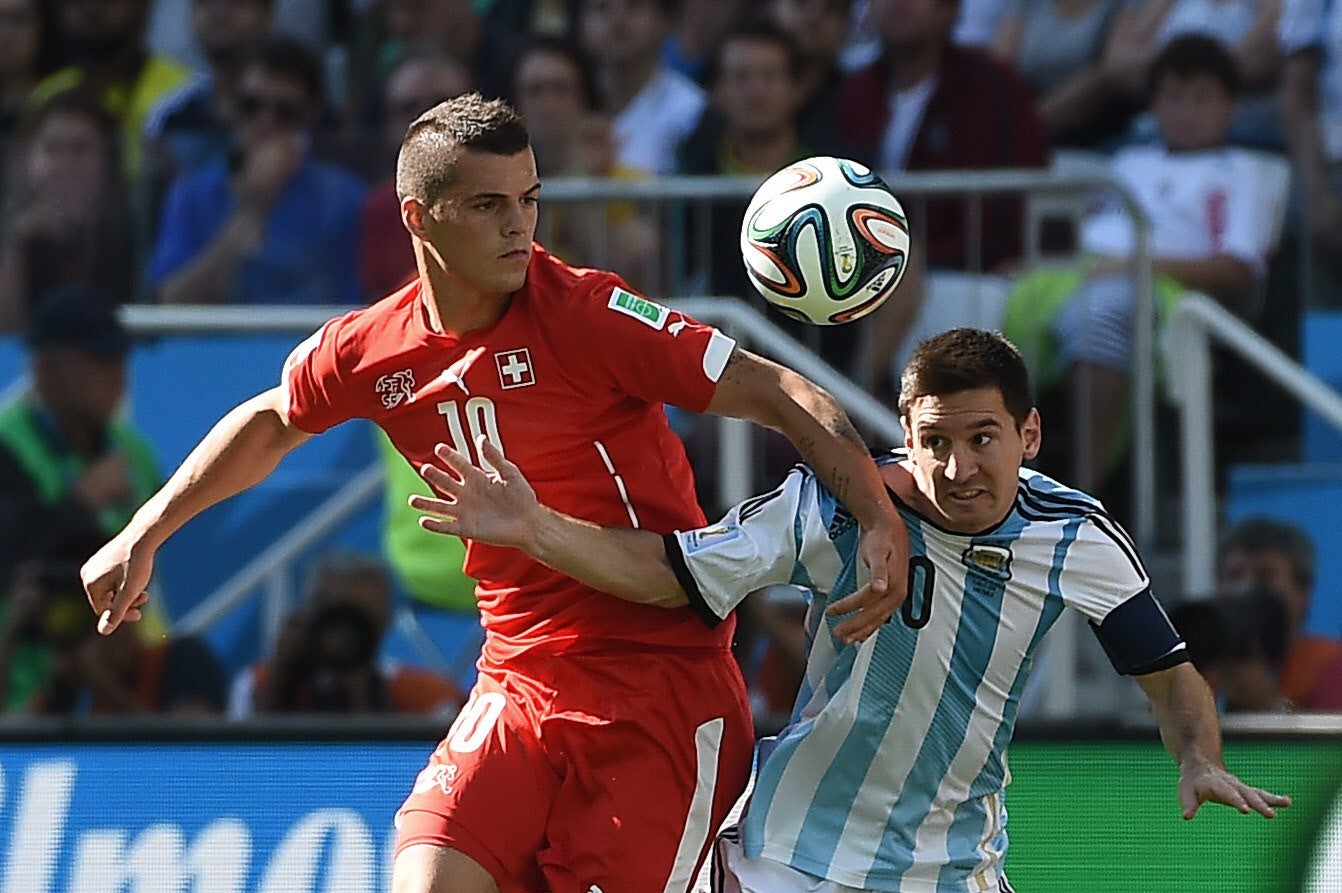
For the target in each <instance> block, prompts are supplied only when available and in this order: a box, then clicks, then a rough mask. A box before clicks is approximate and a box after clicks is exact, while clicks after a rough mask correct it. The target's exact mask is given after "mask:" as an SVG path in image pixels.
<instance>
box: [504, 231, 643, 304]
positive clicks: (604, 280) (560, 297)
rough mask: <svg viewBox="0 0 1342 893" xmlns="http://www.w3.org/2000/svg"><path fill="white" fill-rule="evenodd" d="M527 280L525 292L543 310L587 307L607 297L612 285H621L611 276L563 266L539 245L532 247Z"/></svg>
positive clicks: (618, 280) (588, 268) (607, 271)
mask: <svg viewBox="0 0 1342 893" xmlns="http://www.w3.org/2000/svg"><path fill="white" fill-rule="evenodd" d="M527 278H528V281H527V287H528V289H529V290H530V291H531V292H532V293H533V294H535V295H537V296H538V297H540V299H541V300H543V301H544V302H545V305H546V306H547V307H556V308H557V307H563V306H572V305H574V304H580V305H581V304H590V303H592V302H594V301H596V300H597V299H599V298H602V297H603V296H605V297H609V295H610V292H611V289H612V288H614V287H615V286H617V285H618V286H624V280H622V279H621V278H620V277H619V276H617V275H616V274H615V273H612V272H610V271H609V270H598V269H595V268H592V267H575V266H573V265H571V264H567V263H565V262H564V261H562V260H560V259H559V258H558V257H555V256H554V255H553V254H551V253H550V252H549V251H546V250H545V248H544V246H542V245H541V244H540V243H533V244H532V256H531V267H530V268H529V269H528V270H527ZM624 287H626V288H627V286H624Z"/></svg>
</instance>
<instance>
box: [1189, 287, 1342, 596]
mask: <svg viewBox="0 0 1342 893" xmlns="http://www.w3.org/2000/svg"><path fill="white" fill-rule="evenodd" d="M1212 339H1215V340H1216V341H1218V342H1220V343H1221V344H1223V345H1225V346H1226V347H1228V348H1230V349H1231V350H1233V351H1235V353H1237V354H1239V355H1240V356H1241V357H1242V358H1244V360H1246V361H1247V362H1249V363H1251V364H1252V365H1253V366H1254V367H1255V368H1257V369H1258V370H1259V371H1260V372H1262V373H1263V374H1264V375H1266V376H1267V377H1268V378H1270V379H1271V380H1272V381H1274V382H1275V383H1277V384H1278V385H1280V386H1281V387H1282V388H1283V389H1284V390H1286V391H1287V392H1288V393H1290V394H1291V395H1292V396H1294V397H1296V398H1297V399H1298V400H1300V401H1301V402H1302V403H1304V404H1305V405H1306V406H1308V407H1309V408H1310V409H1312V410H1314V411H1315V412H1317V413H1318V414H1319V415H1320V416H1322V417H1323V418H1324V419H1325V420H1326V421H1327V422H1328V423H1329V424H1330V425H1332V426H1333V427H1334V428H1336V429H1337V430H1338V431H1342V396H1340V395H1339V394H1338V393H1337V392H1336V391H1334V390H1333V389H1332V388H1331V387H1329V386H1328V385H1327V384H1325V383H1324V382H1323V381H1321V380H1320V379H1319V378H1318V377H1316V376H1315V375H1313V374H1312V373H1310V372H1309V370H1307V369H1305V368H1304V367H1303V366H1301V365H1300V364H1299V363H1297V362H1295V361H1294V360H1292V359H1291V358H1290V357H1288V356H1287V355H1286V354H1284V353H1282V352H1281V351H1280V350H1279V349H1278V348H1277V347H1276V346H1275V345H1273V344H1272V343H1271V342H1270V341H1268V340H1267V339H1266V338H1264V337H1263V336H1262V335H1259V334H1258V333H1257V332H1255V331H1254V330H1253V329H1251V328H1249V326H1247V325H1245V324H1244V323H1243V322H1241V321H1240V320H1239V319H1238V318H1237V317H1235V315H1234V314H1232V313H1230V311H1228V310H1226V309H1225V308H1223V307H1222V306H1221V305H1220V304H1217V303H1216V302H1215V301H1213V300H1212V299H1211V298H1209V297H1207V296H1205V295H1200V294H1189V295H1185V296H1184V298H1183V299H1182V300H1181V301H1180V302H1179V305H1178V306H1177V307H1176V308H1175V311H1174V317H1173V319H1172V320H1171V322H1170V328H1169V332H1168V337H1167V339H1166V341H1165V344H1164V348H1165V362H1166V363H1167V364H1168V366H1169V369H1170V391H1171V397H1172V399H1173V400H1174V401H1175V403H1176V404H1178V406H1179V410H1180V414H1179V439H1180V448H1181V451H1182V458H1183V476H1184V480H1183V519H1182V523H1183V583H1184V590H1185V591H1186V592H1189V593H1192V594H1205V593H1209V592H1211V591H1212V589H1213V586H1214V584H1215V581H1216V577H1215V562H1216V519H1217V517H1218V514H1217V511H1216V478H1215V451H1214V450H1213V444H1212V435H1213V423H1214V419H1213V417H1212V355H1211V342H1212Z"/></svg>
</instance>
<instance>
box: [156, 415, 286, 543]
mask: <svg viewBox="0 0 1342 893" xmlns="http://www.w3.org/2000/svg"><path fill="white" fill-rule="evenodd" d="M273 399H274V398H273V397H272V392H267V393H266V394H262V395H260V396H258V397H254V398H252V399H251V400H248V401H247V402H245V403H243V404H242V405H240V406H238V407H237V408H235V409H233V410H232V411H231V412H229V413H228V414H227V415H226V416H224V417H223V418H222V419H220V420H219V422H218V423H217V424H216V425H215V426H214V428H213V429H211V431H210V433H209V434H207V435H206V436H205V439H204V440H202V441H201V442H200V444H199V445H197V446H196V448H195V449H194V450H192V451H191V454H190V455H189V456H187V457H186V459H185V461H183V462H182V464H181V466H180V467H179V468H178V469H177V471H175V472H174V473H173V475H172V477H171V478H169V479H168V482H167V483H166V484H164V485H163V487H162V488H161V489H160V490H159V491H158V492H157V493H155V494H154V495H153V496H152V497H150V498H149V500H148V501H147V502H146V503H145V504H144V505H143V506H141V507H140V509H139V511H137V512H136V513H135V516H134V517H133V518H132V519H131V522H130V524H129V529H130V530H131V531H132V532H133V533H134V534H135V536H136V538H137V539H139V540H142V541H144V542H147V543H148V544H150V545H151V546H153V547H157V546H158V545H160V544H161V543H162V542H163V541H164V540H166V539H167V538H168V537H169V536H171V535H172V534H173V533H175V532H176V531H177V530H178V528H180V527H181V526H182V525H183V524H185V523H186V522H187V521H189V520H191V519H192V518H194V517H195V516H196V515H198V514H200V513H201V512H203V511H204V510H205V509H207V508H209V507H210V506H212V505H214V504H215V503H218V502H222V501H223V500H225V499H227V498H228V497H230V496H233V495H236V494H238V493H241V492H242V491H243V490H246V489H247V488H248V487H251V486H252V485H254V484H256V483H258V482H260V481H261V480H263V479H264V478H265V477H266V476H267V475H269V474H270V473H271V472H272V471H274V470H275V466H276V465H278V464H279V461H280V459H282V458H283V457H284V455H285V454H286V453H288V452H289V451H290V450H292V449H293V448H294V447H296V446H297V445H298V444H300V443H302V442H303V441H304V440H306V439H307V435H305V434H302V433H301V432H298V431H296V430H295V429H293V428H291V427H289V426H288V424H287V423H286V422H285V420H284V418H283V417H282V416H281V415H280V413H279V411H278V410H277V408H276V407H275V406H274V405H273Z"/></svg>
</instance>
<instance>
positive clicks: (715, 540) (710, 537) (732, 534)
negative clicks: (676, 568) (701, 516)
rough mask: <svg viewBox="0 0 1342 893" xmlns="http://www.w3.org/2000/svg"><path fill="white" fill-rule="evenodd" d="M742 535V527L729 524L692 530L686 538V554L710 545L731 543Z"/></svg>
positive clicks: (691, 553)
mask: <svg viewBox="0 0 1342 893" xmlns="http://www.w3.org/2000/svg"><path fill="white" fill-rule="evenodd" d="M740 535H741V528H740V527H737V526H735V525H730V526H729V525H727V524H714V525H713V526H712V527H703V528H700V529H699V530H691V531H690V532H689V535H688V536H686V537H685V540H684V548H685V554H686V555H693V554H694V553H695V552H699V551H702V550H704V549H707V548H709V547H710V546H720V545H722V544H723V543H729V542H731V541H732V540H734V539H736V538H737V537H739V536H740Z"/></svg>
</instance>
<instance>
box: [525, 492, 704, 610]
mask: <svg viewBox="0 0 1342 893" xmlns="http://www.w3.org/2000/svg"><path fill="white" fill-rule="evenodd" d="M522 550H523V551H524V552H526V553H527V554H529V555H531V557H533V558H535V559H536V560H537V561H539V562H541V563H542V564H544V565H546V566H547V567H551V568H554V569H555V570H557V571H559V572H560V573H562V574H566V575H568V576H570V577H572V578H573V579H575V580H577V581H579V582H580V583H586V584H587V585H588V586H591V587H592V588H593V589H596V590H598V591H600V592H605V593H609V594H610V595H613V596H615V597H617V598H620V599H623V600H625V601H629V602H636V603H638V604H644V605H656V606H657V607H661V608H679V607H682V606H684V605H686V604H688V603H689V600H688V599H687V598H686V597H685V591H684V590H683V589H681V588H680V583H679V582H677V580H676V575H675V573H674V572H673V571H672V570H671V564H670V562H669V561H668V560H667V557H666V549H665V548H664V547H663V545H662V538H661V537H660V536H659V535H657V534H655V533H652V532H651V531H647V530H626V529H620V528H612V527H600V526H598V525H596V524H592V523H590V522H588V521H583V520H580V519H578V518H572V517H569V516H568V515H564V514H560V513H559V512H556V511H553V510H551V509H547V508H544V507H539V511H538V512H537V514H536V517H535V519H534V521H533V523H531V524H530V525H528V539H527V541H526V542H525V543H523V544H522Z"/></svg>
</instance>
